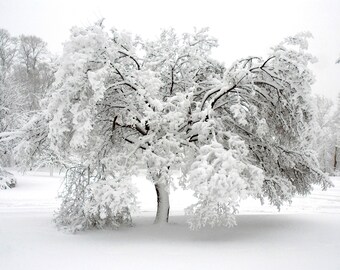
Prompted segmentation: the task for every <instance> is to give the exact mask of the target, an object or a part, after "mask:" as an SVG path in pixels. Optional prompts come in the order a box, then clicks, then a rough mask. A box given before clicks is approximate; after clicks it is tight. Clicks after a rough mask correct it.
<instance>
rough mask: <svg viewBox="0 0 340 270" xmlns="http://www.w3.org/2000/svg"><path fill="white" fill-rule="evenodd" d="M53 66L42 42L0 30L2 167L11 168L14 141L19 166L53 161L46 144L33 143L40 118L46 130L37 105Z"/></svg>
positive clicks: (43, 118) (0, 138)
mask: <svg viewBox="0 0 340 270" xmlns="http://www.w3.org/2000/svg"><path fill="white" fill-rule="evenodd" d="M55 66H56V64H55V60H54V59H53V57H52V56H51V55H50V53H49V52H48V50H47V44H46V42H44V41H43V40H41V39H40V38H38V37H36V36H24V35H22V36H20V37H19V38H14V37H11V36H10V34H9V33H8V31H6V30H4V29H0V153H1V154H0V164H2V165H3V166H13V165H14V152H15V151H14V147H15V144H16V142H17V141H18V140H20V143H19V145H17V146H16V156H17V157H18V163H19V165H25V166H24V167H25V168H32V166H37V165H38V163H39V165H46V164H50V163H51V162H53V161H54V158H55V156H53V155H52V154H51V153H50V151H49V150H48V149H50V148H49V147H46V145H48V144H44V147H42V144H41V141H39V140H37V137H40V138H43V135H44V134H43V133H39V132H40V131H41V130H42V129H43V128H42V127H41V126H40V124H37V122H38V119H40V120H39V121H40V123H43V122H45V127H47V122H46V120H45V117H41V112H40V104H39V103H40V100H41V99H42V97H43V96H45V94H46V90H47V89H48V88H49V87H50V86H51V84H52V82H53V80H54V71H55ZM32 117H33V118H32ZM31 118H32V119H31ZM18 129H21V131H18ZM20 136H22V137H20ZM46 137H47V136H46ZM21 151H22V152H21ZM47 153H49V154H47ZM38 161H39V162H38ZM41 161H43V162H41ZM29 164H30V165H29ZM12 186H13V185H12Z"/></svg>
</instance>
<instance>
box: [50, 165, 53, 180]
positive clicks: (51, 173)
mask: <svg viewBox="0 0 340 270" xmlns="http://www.w3.org/2000/svg"><path fill="white" fill-rule="evenodd" d="M50 176H51V177H53V165H50Z"/></svg>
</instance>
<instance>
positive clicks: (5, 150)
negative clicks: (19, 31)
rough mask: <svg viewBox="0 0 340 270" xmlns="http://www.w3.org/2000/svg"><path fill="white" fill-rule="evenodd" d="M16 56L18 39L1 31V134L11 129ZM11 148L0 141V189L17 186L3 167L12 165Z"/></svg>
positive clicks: (3, 30)
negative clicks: (12, 89)
mask: <svg viewBox="0 0 340 270" xmlns="http://www.w3.org/2000/svg"><path fill="white" fill-rule="evenodd" d="M15 55H16V39H15V38H13V37H11V35H10V34H9V33H8V31H6V30H5V29H0V133H3V132H7V131H9V129H10V128H11V122H12V120H13V119H12V116H11V111H12V108H13V106H14V105H13V100H15V93H14V92H12V91H10V90H9V88H10V87H9V85H10V82H9V78H8V77H9V76H10V74H11V70H12V66H13V61H14V57H15ZM9 152H10V147H9V146H8V144H7V143H4V142H1V141H0V189H5V188H11V187H14V186H15V184H16V180H15V179H14V177H13V175H11V174H10V173H8V172H6V171H5V170H4V169H3V168H2V166H5V165H8V164H9V163H10V160H9V159H10V153H9Z"/></svg>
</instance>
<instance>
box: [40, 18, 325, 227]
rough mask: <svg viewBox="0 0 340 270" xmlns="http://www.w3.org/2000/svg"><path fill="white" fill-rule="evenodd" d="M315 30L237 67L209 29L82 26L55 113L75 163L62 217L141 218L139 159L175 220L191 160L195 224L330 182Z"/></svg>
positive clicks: (58, 148) (161, 216) (68, 46)
mask: <svg viewBox="0 0 340 270" xmlns="http://www.w3.org/2000/svg"><path fill="white" fill-rule="evenodd" d="M308 37H309V34H308V33H307V34H306V33H302V34H299V35H296V36H294V37H291V38H287V39H286V40H284V41H283V42H282V43H280V44H279V45H278V46H276V47H274V48H273V49H272V50H271V52H270V54H269V56H268V57H267V58H264V59H262V58H259V57H248V58H245V59H241V60H239V61H236V62H235V63H234V64H233V65H232V66H231V67H230V68H228V69H227V68H225V67H224V66H223V65H222V64H220V63H219V62H217V61H215V60H213V59H211V57H210V52H211V50H212V49H213V48H214V47H216V46H217V41H216V40H215V39H214V38H211V37H210V36H209V35H208V32H207V29H203V30H198V31H195V32H194V33H193V34H184V35H182V36H177V35H176V34H175V32H174V31H173V30H167V31H163V32H162V33H161V35H160V37H159V38H158V39H156V40H155V41H147V42H145V41H143V40H142V39H141V38H134V37H132V36H131V35H130V34H127V33H122V32H119V31H117V30H116V29H112V30H111V31H110V32H106V31H105V30H104V27H103V25H102V22H99V23H97V24H95V25H93V26H90V27H87V28H78V27H74V28H72V30H71V37H70V40H69V41H67V42H66V43H65V46H64V52H63V55H62V57H61V59H60V67H59V70H58V72H57V73H56V81H55V83H54V84H53V88H52V90H51V92H50V96H49V97H48V98H46V100H45V101H44V103H45V104H46V106H45V107H44V113H43V114H45V119H46V122H47V129H46V132H47V138H48V141H49V144H50V149H51V151H53V153H54V154H55V155H56V156H57V158H58V159H59V160H61V161H62V162H63V163H64V164H67V166H68V167H69V172H70V173H69V174H68V175H67V176H66V183H65V190H64V193H63V194H62V204H61V207H60V210H59V212H58V213H57V216H56V222H57V224H58V225H59V226H60V227H67V228H70V229H71V230H73V231H77V230H81V229H86V228H89V227H93V226H97V227H103V226H111V227H119V226H120V225H121V224H126V223H127V224H129V223H130V222H131V213H133V212H134V211H135V210H136V199H135V189H134V187H133V186H132V183H131V180H130V178H131V175H132V173H134V172H136V171H138V166H136V163H137V162H139V163H140V162H142V163H143V164H145V167H146V168H147V176H148V178H149V180H150V181H152V182H153V183H154V185H155V189H156V192H157V200H158V209H157V214H156V219H155V222H156V223H162V222H167V221H168V216H169V207H170V206H169V192H170V189H171V186H172V185H173V184H174V181H173V180H174V179H173V172H174V170H178V169H181V171H182V172H183V177H182V179H181V185H182V187H183V188H187V189H191V190H193V191H194V194H195V196H196V198H197V203H196V204H194V205H192V206H190V207H189V208H188V209H186V212H187V214H188V215H189V224H190V226H191V228H193V229H195V228H201V227H204V226H206V225H211V226H215V225H224V226H233V225H235V214H236V213H237V208H238V204H239V202H240V200H242V199H245V198H246V197H248V196H253V197H256V198H260V199H262V200H263V199H265V198H268V199H269V200H270V202H271V203H272V204H274V205H276V206H277V207H278V208H279V207H280V206H281V205H282V203H283V202H285V201H290V200H291V198H292V196H294V195H295V194H308V193H309V192H310V191H311V190H312V185H313V184H321V185H322V186H323V188H327V187H328V186H330V185H331V184H330V182H329V181H328V180H327V178H326V177H325V176H324V175H323V173H322V172H321V171H320V170H319V169H318V165H317V161H316V157H315V156H314V153H313V152H312V151H311V150H310V143H311V133H310V128H309V124H310V122H311V120H312V114H311V104H310V103H311V97H310V86H311V84H312V83H313V75H312V73H311V71H310V70H309V69H308V65H309V63H310V62H312V61H313V60H314V59H313V57H312V56H311V55H309V54H308V53H306V49H307V46H308V43H307V39H308Z"/></svg>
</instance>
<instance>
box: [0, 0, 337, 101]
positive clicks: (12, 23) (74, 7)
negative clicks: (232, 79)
mask: <svg viewBox="0 0 340 270" xmlns="http://www.w3.org/2000/svg"><path fill="white" fill-rule="evenodd" d="M103 17H104V18H105V25H106V26H107V28H110V27H115V28H118V29H119V30H127V31H129V32H131V33H134V34H138V35H140V36H142V37H148V38H152V37H154V36H156V35H157V34H158V33H159V30H160V29H162V28H169V27H174V28H175V29H176V30H178V32H185V31H191V30H192V29H193V28H194V27H205V26H208V27H210V29H211V33H212V35H214V36H215V37H216V38H218V40H219V44H220V47H219V48H218V49H217V50H215V52H214V56H215V57H218V58H219V59H220V60H222V61H224V62H225V63H226V64H227V65H228V64H230V63H231V62H233V61H234V60H236V59H238V58H241V57H246V56H249V55H259V56H265V55H266V53H267V52H268V49H269V48H270V47H271V46H273V45H275V44H277V43H278V42H280V41H281V40H282V39H283V38H284V37H287V36H289V35H294V34H296V33H298V32H301V31H310V32H311V33H312V34H313V36H314V39H313V40H311V41H310V52H311V53H313V54H314V55H315V56H316V57H317V58H318V59H319V62H318V63H317V64H315V65H313V66H312V69H313V70H314V72H315V75H316V79H317V82H316V84H315V85H314V86H313V91H314V92H315V93H317V94H322V95H325V96H327V97H330V98H333V99H335V97H336V96H337V94H338V93H339V92H340V64H338V65H336V64H335V61H336V59H337V58H339V57H340V0H283V1H276V0H248V1H246V0H233V1H227V0H224V1H223V0H220V1H217V0H207V1H201V0H193V1H192V0H190V1H185V0H168V1H161V0H158V1H157V0H139V1H138V0H120V1H117V0H91V1H89V0H75V1H72V0H58V1H54V0H53V1H48V0H45V1H44V0H0V28H5V29H7V30H8V31H9V32H10V33H11V34H12V35H14V36H16V35H20V34H33V35H36V36H39V37H41V38H42V39H44V40H45V41H47V42H48V45H49V49H50V50H51V51H52V52H55V53H60V52H61V51H62V42H64V41H65V40H66V39H67V38H68V35H69V29H70V28H71V27H72V26H74V25H78V26H88V25H89V24H91V23H92V22H94V21H96V20H98V19H100V18H103Z"/></svg>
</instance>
